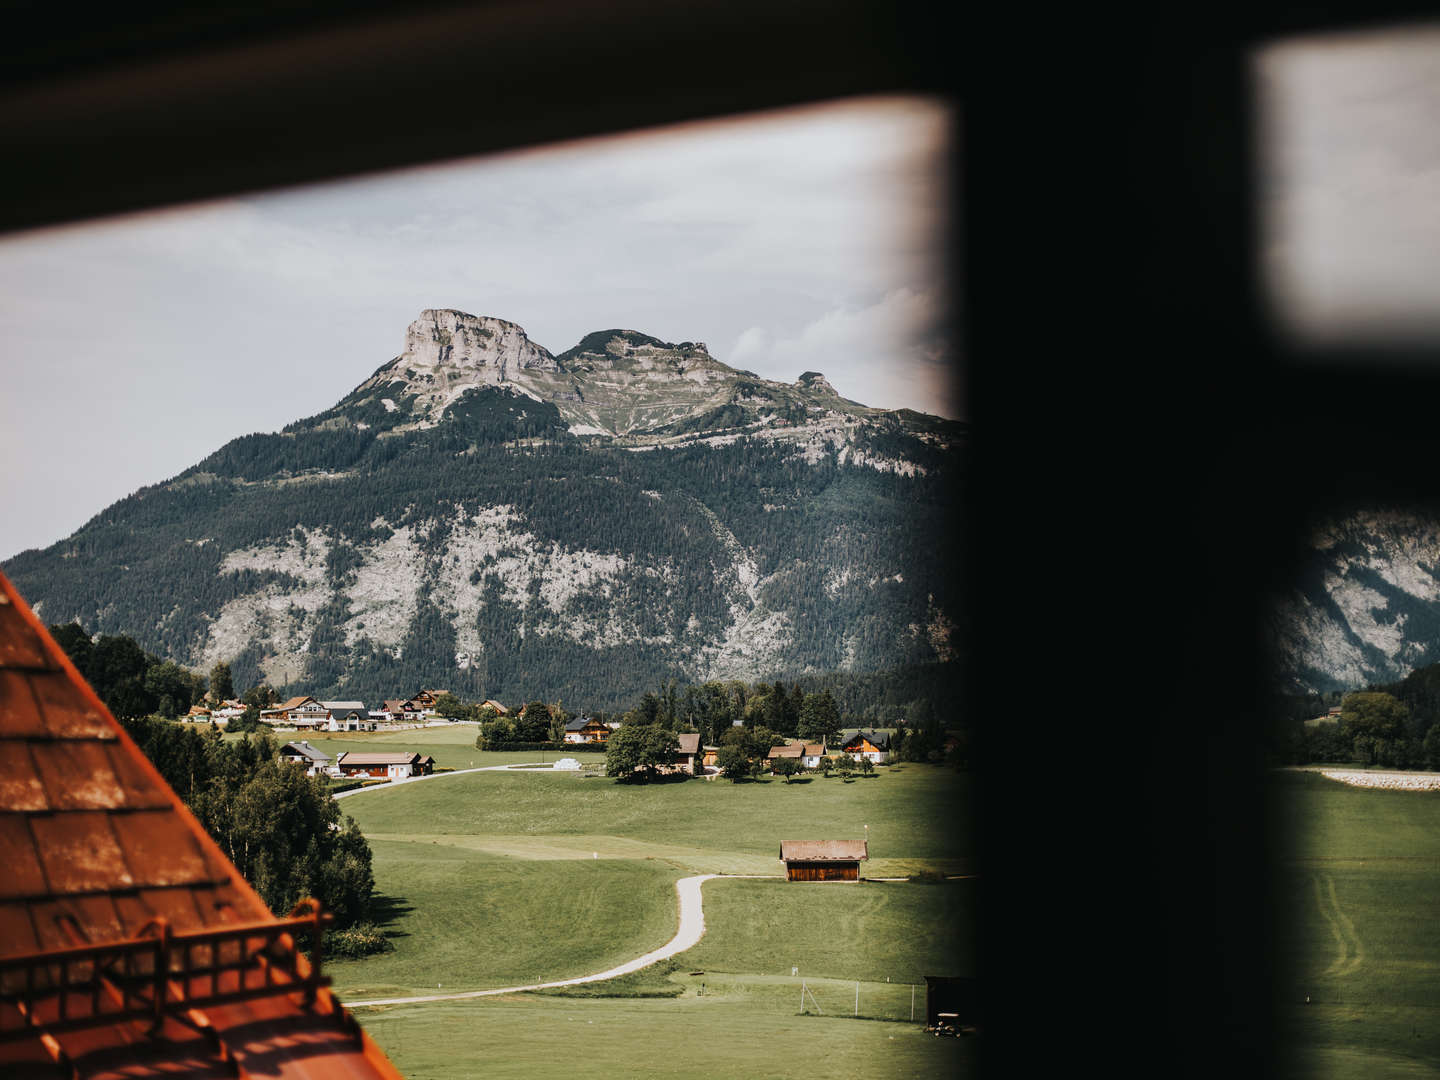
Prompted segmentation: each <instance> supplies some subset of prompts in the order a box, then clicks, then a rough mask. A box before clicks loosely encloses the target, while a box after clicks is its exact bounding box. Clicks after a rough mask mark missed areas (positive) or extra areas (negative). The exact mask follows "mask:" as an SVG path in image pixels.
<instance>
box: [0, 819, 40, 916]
mask: <svg viewBox="0 0 1440 1080" xmlns="http://www.w3.org/2000/svg"><path fill="white" fill-rule="evenodd" d="M0 867H4V873H0V899H11V898H16V897H21V896H44V895H45V894H46V893H47V892H49V886H48V884H47V883H46V881H45V873H44V871H43V870H42V869H41V867H40V860H39V858H38V857H37V855H36V853H35V840H34V837H32V836H31V835H30V826H29V825H28V824H27V822H26V819H25V818H24V817H23V816H21V815H19V814H0Z"/></svg>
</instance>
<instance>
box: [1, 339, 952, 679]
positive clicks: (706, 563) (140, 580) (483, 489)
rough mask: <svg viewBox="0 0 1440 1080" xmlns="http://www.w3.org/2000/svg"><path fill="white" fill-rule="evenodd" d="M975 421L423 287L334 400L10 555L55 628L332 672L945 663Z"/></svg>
mask: <svg viewBox="0 0 1440 1080" xmlns="http://www.w3.org/2000/svg"><path fill="white" fill-rule="evenodd" d="M965 440H966V433H965V429H964V427H963V425H960V424H958V423H955V422H953V421H945V420H941V419H939V418H936V417H928V416H923V415H922V414H918V413H912V412H884V411H881V410H876V409H869V408H866V407H864V406H861V405H857V404H855V403H853V402H848V401H845V400H844V399H842V398H840V397H839V395H837V394H836V393H835V391H834V390H833V388H831V387H830V385H829V384H828V383H827V382H826V381H825V379H824V377H823V376H821V375H819V374H818V373H814V372H810V373H806V374H805V375H804V376H802V377H801V378H800V379H799V380H798V381H797V382H796V383H794V384H784V383H776V382H772V381H768V380H764V379H760V378H759V377H757V376H754V375H752V374H750V373H746V372H740V371H737V370H735V369H732V368H729V367H727V366H726V365H724V364H722V363H720V362H719V361H718V360H715V359H714V358H712V357H711V356H710V355H709V353H708V352H707V350H706V349H705V346H704V345H703V344H700V343H696V342H682V343H680V344H678V345H675V344H670V343H666V342H661V341H659V340H658V339H656V338H652V337H648V336H646V335H644V334H640V333H637V332H635V331H628V330H615V331H602V332H599V333H597V334H591V335H588V336H587V337H585V338H584V339H583V340H582V341H581V342H580V343H579V344H578V345H576V346H575V347H574V348H572V349H570V350H567V351H566V352H563V353H561V354H559V355H558V356H557V355H553V354H551V353H550V352H549V351H548V350H546V349H544V348H543V347H541V346H539V345H536V344H535V343H533V342H531V341H530V340H529V338H528V337H527V336H526V334H525V332H524V331H523V330H522V329H521V328H520V327H518V326H515V325H514V324H513V323H508V322H505V321H503V320H500V319H492V318H483V317H477V316H473V315H468V314H465V313H462V312H456V311H425V312H423V313H422V314H421V317H420V319H418V320H417V321H416V322H414V323H412V324H411V325H410V327H409V329H408V330H407V332H406V336H405V349H404V351H403V352H402V353H401V355H400V356H398V357H396V358H395V359H394V360H392V361H390V362H389V363H387V364H385V365H383V366H382V367H381V368H380V369H379V370H377V371H376V372H375V373H374V374H373V375H372V376H371V377H370V378H368V379H366V380H365V381H364V382H362V383H361V384H360V385H359V386H357V387H356V388H355V390H354V391H352V392H351V393H350V394H348V395H346V396H345V397H343V398H342V399H341V400H340V401H339V402H338V403H337V404H336V405H335V406H334V407H333V408H331V409H328V410H326V411H325V412H323V413H320V414H318V415H317V416H313V417H310V418H308V419H305V420H301V421H297V422H296V423H294V424H291V425H290V426H289V427H287V428H286V429H285V430H284V431H282V432H279V433H274V434H257V435H249V436H245V437H243V438H240V439H236V440H233V441H232V442H230V443H228V444H226V445H225V446H223V447H221V448H220V449H219V450H217V451H216V452H215V453H214V454H212V455H210V456H209V457H207V458H206V459H205V460H204V461H201V462H200V463H199V464H197V465H196V466H194V467H193V468H191V469H188V470H186V471H185V472H184V473H182V474H181V475H179V476H177V477H175V478H174V479H172V480H170V481H167V482H165V483H162V484H157V485H155V486H153V487H148V488H145V489H142V490H141V491H138V492H136V493H135V494H134V495H131V496H129V497H128V498H126V499H123V500H121V501H120V502H118V503H116V504H115V505H114V506H111V507H109V508H107V509H106V510H104V511H103V512H102V513H100V514H99V515H97V516H96V517H95V518H94V519H93V520H91V521H90V522H88V523H87V524H86V525H85V526H84V527H83V528H81V529H80V530H79V531H78V532H76V533H75V534H74V535H73V536H71V537H69V538H67V539H66V540H64V541H62V542H60V543H58V544H55V545H53V546H51V547H50V548H48V549H46V550H44V551H27V552H24V553H22V554H20V555H18V556H16V557H15V558H14V559H12V560H10V561H9V562H8V563H7V564H5V569H6V572H7V573H8V574H9V575H10V577H11V579H12V580H13V581H14V582H15V583H16V585H17V587H18V588H20V590H21V591H22V593H23V594H24V595H25V596H26V597H27V598H28V599H29V600H30V601H31V602H32V603H35V604H36V605H37V606H38V607H39V608H40V611H41V613H42V616H43V617H44V618H46V619H47V620H49V621H51V622H59V621H68V620H71V619H78V620H79V621H80V622H81V623H82V624H84V625H85V626H86V627H87V628H89V629H91V630H94V631H104V632H112V633H114V632H123V633H128V634H131V635H133V636H134V637H136V638H137V640H139V641H140V642H141V643H142V644H143V645H144V646H145V647H146V648H148V649H151V650H153V651H155V652H158V653H161V654H163V655H166V656H169V657H172V658H174V659H176V660H178V661H180V662H182V663H186V664H190V665H193V666H197V667H205V666H208V665H210V664H212V663H213V662H215V661H216V660H222V659H223V660H229V661H231V662H232V664H233V667H234V672H235V680H236V683H237V685H249V684H250V683H252V682H258V681H260V680H262V679H264V680H267V681H269V682H271V683H272V684H274V685H276V686H277V688H288V687H294V688H303V689H304V690H305V692H307V693H315V694H317V695H320V696H326V695H329V696H344V697H362V698H371V699H378V698H380V697H381V696H387V697H388V696H393V695H394V694H396V693H409V692H413V690H414V688H415V687H417V686H420V685H426V686H439V687H448V688H450V689H452V690H455V691H456V692H457V693H462V694H468V695H473V696H477V697H478V696H490V697H500V698H502V699H505V700H516V699H520V698H530V697H534V696H536V695H542V696H545V697H546V698H548V699H552V700H553V699H555V698H560V699H561V700H566V701H572V702H574V703H576V705H577V706H578V705H585V706H589V707H611V706H614V705H617V704H621V703H628V702H629V701H631V700H633V698H634V697H635V696H636V695H637V694H638V693H639V692H641V691H643V690H645V689H652V688H654V686H655V685H656V684H657V683H658V682H659V681H660V680H662V679H664V678H671V677H674V678H681V679H704V678H727V677H736V678H745V679H756V678H761V677H765V676H767V675H769V674H772V673H775V672H782V671H784V672H803V671H826V670H848V671H872V670H877V669H882V668H886V667H892V666H895V665H897V664H901V663H910V662H923V661H926V660H932V659H936V658H946V657H948V656H950V655H951V654H952V653H953V649H954V643H953V631H954V627H955V624H956V623H957V621H958V620H959V619H960V617H961V611H962V607H963V605H962V601H961V597H960V594H959V583H958V578H957V574H956V571H955V568H956V566H957V559H956V557H955V556H956V551H955V547H954V545H955V543H956V540H957V537H956V530H955V528H954V522H953V521H952V520H951V518H950V516H949V514H950V510H951V508H952V507H953V501H952V500H953V497H954V496H955V495H956V494H957V485H958V484H959V483H960V482H962V479H963V463H964V462H963V457H964V444H965Z"/></svg>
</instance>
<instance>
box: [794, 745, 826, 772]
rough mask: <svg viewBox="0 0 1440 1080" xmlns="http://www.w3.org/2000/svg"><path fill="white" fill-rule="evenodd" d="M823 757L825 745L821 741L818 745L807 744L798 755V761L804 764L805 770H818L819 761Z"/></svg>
mask: <svg viewBox="0 0 1440 1080" xmlns="http://www.w3.org/2000/svg"><path fill="white" fill-rule="evenodd" d="M824 756H825V743H824V742H823V741H821V742H818V743H809V742H807V743H806V744H805V749H804V750H803V751H802V752H801V754H800V760H801V761H803V762H804V763H805V767H806V768H807V769H818V768H819V767H820V759H821V758H823V757H824Z"/></svg>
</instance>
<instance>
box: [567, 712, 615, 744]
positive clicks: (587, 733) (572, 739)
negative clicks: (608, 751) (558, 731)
mask: <svg viewBox="0 0 1440 1080" xmlns="http://www.w3.org/2000/svg"><path fill="white" fill-rule="evenodd" d="M609 737H610V725H609V724H606V723H604V722H603V721H600V720H595V719H592V718H591V717H589V716H577V717H576V718H575V719H574V720H571V721H570V722H569V723H568V724H566V725H565V741H566V742H568V743H603V742H604V741H605V740H606V739H608V738H609Z"/></svg>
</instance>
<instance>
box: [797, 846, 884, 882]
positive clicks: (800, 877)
mask: <svg viewBox="0 0 1440 1080" xmlns="http://www.w3.org/2000/svg"><path fill="white" fill-rule="evenodd" d="M868 858H870V851H869V844H868V842H867V841H865V840H782V841H780V860H781V861H782V862H783V863H784V864H785V880H786V881H859V880H860V860H861V859H868Z"/></svg>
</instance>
